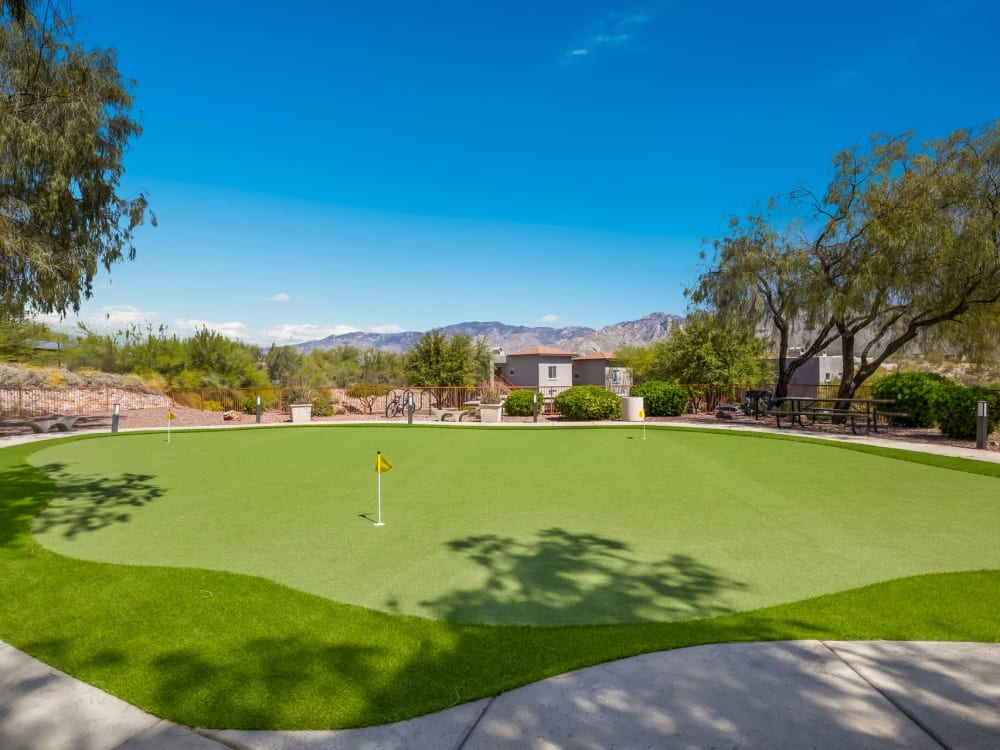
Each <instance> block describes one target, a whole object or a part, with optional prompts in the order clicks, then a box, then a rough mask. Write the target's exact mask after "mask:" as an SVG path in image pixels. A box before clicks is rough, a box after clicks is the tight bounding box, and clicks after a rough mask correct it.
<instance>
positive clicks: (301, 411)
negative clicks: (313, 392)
mask: <svg viewBox="0 0 1000 750" xmlns="http://www.w3.org/2000/svg"><path fill="white" fill-rule="evenodd" d="M288 408H289V409H290V410H291V412H292V422H308V421H310V420H311V419H312V410H313V405H312V404H292V405H291V406H289V407H288Z"/></svg>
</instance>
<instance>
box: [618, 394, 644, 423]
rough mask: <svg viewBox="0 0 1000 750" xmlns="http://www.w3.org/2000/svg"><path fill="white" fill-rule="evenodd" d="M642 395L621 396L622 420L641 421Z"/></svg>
mask: <svg viewBox="0 0 1000 750" xmlns="http://www.w3.org/2000/svg"><path fill="white" fill-rule="evenodd" d="M641 411H642V396H622V421H623V422H641V421H642V417H640V416H639V412H641Z"/></svg>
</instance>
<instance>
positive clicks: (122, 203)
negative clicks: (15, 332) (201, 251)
mask: <svg viewBox="0 0 1000 750" xmlns="http://www.w3.org/2000/svg"><path fill="white" fill-rule="evenodd" d="M33 5H34V3H31V2H13V1H11V0H4V2H3V3H2V5H0V12H2V13H3V15H2V16H0V21H2V24H0V146H2V148H0V314H3V315H6V316H8V317H19V316H22V315H24V314H25V312H31V311H34V312H45V313H51V312H55V313H59V314H65V313H66V312H68V311H69V310H74V311H75V310H78V309H79V307H80V302H81V300H82V299H86V298H88V297H89V296H90V295H91V292H92V284H93V279H94V276H95V275H96V273H97V272H98V270H99V269H100V268H102V267H103V268H104V269H106V270H110V268H111V266H112V265H113V264H115V263H117V262H119V261H121V260H122V259H125V258H128V259H129V260H131V259H133V258H134V256H135V247H134V245H133V244H132V240H133V231H134V230H135V229H136V227H138V226H139V225H140V224H142V223H143V222H144V220H145V219H146V217H147V214H148V213H149V211H148V208H147V200H146V197H145V196H144V195H142V194H140V195H138V196H137V197H134V198H127V197H124V196H122V195H120V183H121V178H122V175H123V157H124V154H125V150H126V147H127V145H128V143H129V142H130V141H131V140H132V139H133V138H135V137H137V136H138V135H139V134H140V132H141V128H140V127H139V125H138V123H137V122H136V121H135V120H134V119H133V118H132V116H131V111H132V94H131V87H132V85H133V84H132V83H131V82H127V81H125V80H124V79H123V78H122V76H121V74H120V73H119V72H118V69H117V66H116V62H115V54H114V51H113V50H93V51H87V50H84V49H83V48H82V47H81V46H79V45H78V44H76V43H75V42H74V41H73V38H72V33H73V27H72V23H71V22H70V21H68V20H66V19H63V18H61V17H60V16H59V14H58V12H56V11H53V10H52V6H47V16H46V20H45V22H44V23H43V22H42V21H40V20H39V19H38V18H37V17H36V15H35V14H34V13H33V12H32V9H33ZM150 218H151V220H152V221H153V222H154V223H155V217H153V216H152V214H150Z"/></svg>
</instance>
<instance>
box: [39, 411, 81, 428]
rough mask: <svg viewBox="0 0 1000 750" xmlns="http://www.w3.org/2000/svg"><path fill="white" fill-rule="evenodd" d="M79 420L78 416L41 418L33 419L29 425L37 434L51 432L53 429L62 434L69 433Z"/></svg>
mask: <svg viewBox="0 0 1000 750" xmlns="http://www.w3.org/2000/svg"><path fill="white" fill-rule="evenodd" d="M79 418H80V417H79V416H77V415H68V416H51V417H39V418H38V419H32V420H31V421H30V422H29V423H28V424H30V425H31V429H32V430H34V431H35V432H50V431H51V430H52V428H55V429H56V430H58V431H60V432H69V431H70V430H72V429H73V425H74V424H76V420H78V419H79Z"/></svg>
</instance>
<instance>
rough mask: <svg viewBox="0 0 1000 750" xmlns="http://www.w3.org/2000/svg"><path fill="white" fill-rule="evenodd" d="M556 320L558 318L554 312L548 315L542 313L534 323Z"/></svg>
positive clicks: (553, 321)
mask: <svg viewBox="0 0 1000 750" xmlns="http://www.w3.org/2000/svg"><path fill="white" fill-rule="evenodd" d="M558 320H559V316H558V315H556V314H555V313H549V314H548V315H543V316H542V317H540V318H539V319H538V320H536V321H535V322H536V323H555V322H556V321H558Z"/></svg>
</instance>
